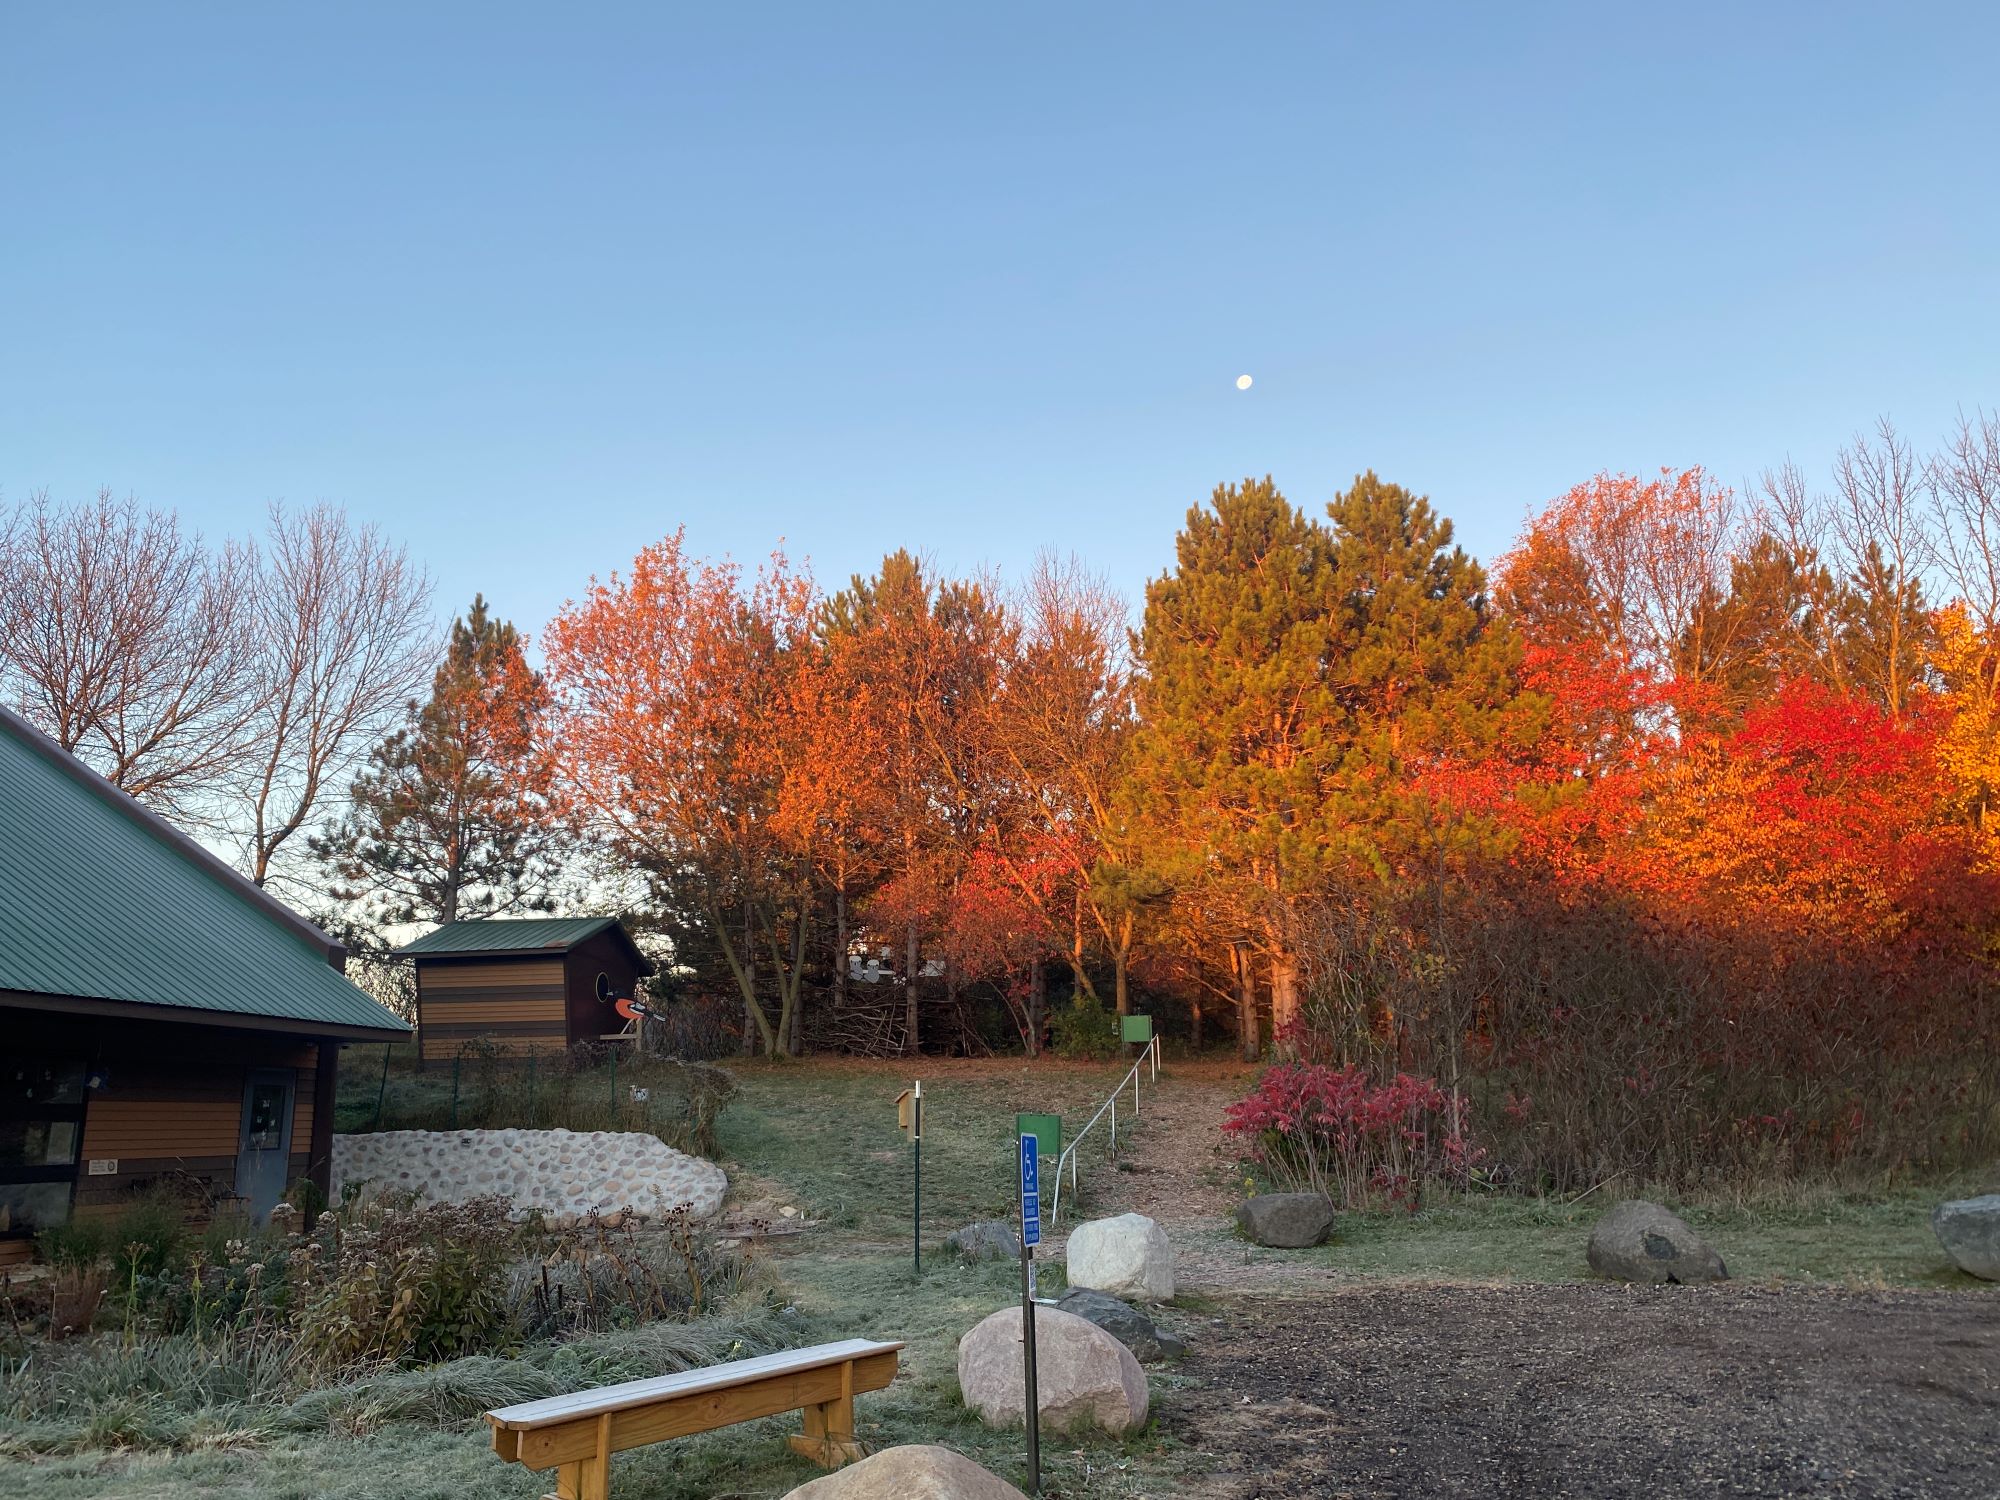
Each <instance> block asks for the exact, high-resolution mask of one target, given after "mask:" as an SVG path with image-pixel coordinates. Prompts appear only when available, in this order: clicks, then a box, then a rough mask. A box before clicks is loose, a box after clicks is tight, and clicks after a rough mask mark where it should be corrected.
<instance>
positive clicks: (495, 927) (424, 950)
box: [396, 917, 653, 974]
mask: <svg viewBox="0 0 2000 1500" xmlns="http://www.w3.org/2000/svg"><path fill="white" fill-rule="evenodd" d="M606 928H616V929H617V932H618V936H619V937H620V938H622V939H624V942H625V946H626V947H628V948H631V949H632V952H633V955H634V956H635V957H636V958H638V959H639V961H640V963H641V964H644V965H645V971H646V972H647V973H648V974H650V973H652V972H653V967H652V965H651V964H650V963H648V962H647V961H646V957H645V955H644V954H642V953H640V952H639V950H638V949H637V948H635V947H633V945H632V936H631V934H630V933H628V932H626V930H625V926H624V924H623V923H622V922H620V921H619V920H618V919H617V918H616V917H479V918H475V919H472V920H469V921H464V922H447V923H445V924H444V926H442V927H440V928H438V929H437V930H436V931H435V932H427V933H425V934H424V935H423V936H422V937H420V938H418V939H417V940H416V941H415V942H410V943H405V944H403V946H402V947H400V948H398V949H397V950H396V956H397V957H398V958H471V957H477V956H479V955H482V954H500V953H548V952H554V953H567V952H568V951H569V950H570V949H572V948H574V947H575V946H576V945H577V944H578V943H581V942H583V941H584V940H585V939H586V938H594V937H596V936H597V935H598V933H600V932H603V931H604V930H605V929H606Z"/></svg>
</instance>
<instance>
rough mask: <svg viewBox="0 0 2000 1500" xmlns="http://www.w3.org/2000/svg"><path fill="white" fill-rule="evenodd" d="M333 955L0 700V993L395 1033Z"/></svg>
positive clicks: (394, 1023) (331, 948) (23, 999)
mask: <svg viewBox="0 0 2000 1500" xmlns="http://www.w3.org/2000/svg"><path fill="white" fill-rule="evenodd" d="M344 957H345V950H344V949H342V948H341V946H340V945H339V944H338V943H336V942H335V941H334V940H333V939H332V938H330V937H328V936H327V935H326V934H325V933H324V932H321V931H320V930H319V929H318V928H317V927H315V926H313V924H312V923H310V922H308V921H306V919H305V918H303V917H301V916H299V915H298V914H297V913H296V912H294V911H292V910H291V908H289V907H287V906H286V905H284V903H282V902H281V901H279V900H277V899H276V898H275V897H273V896H271V895H269V894H267V893H266V892H264V891H262V890H259V889H258V888H257V887H256V886H255V885H253V884H252V883H251V882H250V881H248V880H246V879H244V878H243V876H242V875H240V874H238V873H237V872H236V871H235V870H234V869H232V868H230V866H229V865H228V864H227V863H225V862H224V861H223V860H221V859H219V858H217V857H216V856H215V855H214V854H212V853H210V852H209V851H208V850H206V849H204V848H202V847H201V846H200V845H199V844H197V843H195V842H194V840H192V839H190V838H188V837H187V836H186V835H185V834H183V833H181V832H179V831H178V830H176V829H174V828H172V827H170V826H169V825H168V824H166V823H164V822H163V821H161V819H160V818H159V817H158V816H157V815H156V814H154V813H152V812H149V811H148V810H147V809H145V808H144V807H142V806H140V805H139V804H138V803H137V802H135V801H133V799H132V798H131V797H129V796H127V795H126V794H125V793H124V792H122V791H120V790H118V788H116V787H114V786H112V785H111V784H110V783H109V782H108V781H106V780H104V778H103V777H101V776H99V775H98V774H97V773H96V772H94V771H92V770H90V769H89V768H88V767H86V766H85V765H83V763H82V762H80V761H78V760H77V759H76V758H75V757H73V756H71V755H69V754H68V753H67V752H65V751H64V750H62V749H61V748H60V747H58V746H57V745H56V744H55V742H54V741H52V740H50V739H48V738H47V737H46V736H44V735H42V734H41V733H40V732H38V731H37V730H35V729H34V728H32V727H31V726H30V725H29V724H28V723H27V722H26V721H24V720H23V719H21V718H20V717H19V716H18V715H16V714H13V713H11V712H9V711H8V710H6V709H0V1002H6V1001H8V1000H9V999H10V998H11V999H12V1000H13V1001H14V1003H40V1004H44V1005H45V1004H46V1001H47V1000H48V999H50V998H56V999H62V998H68V999H75V1000H80V1001H105V1002H114V1003H120V1004H131V1005H145V1006H157V1007H159V1008H160V1009H161V1011H162V1017H161V1018H162V1019H181V1020H202V1021H207V1022H210V1023H220V1024H225V1025H226V1024H228V1021H227V1019H226V1018H227V1017H230V1016H243V1017H255V1018H257V1020H258V1023H259V1024H262V1025H264V1026H266V1027H269V1026H271V1025H272V1024H273V1023H279V1027H280V1029H284V1030H297V1031H299V1032H303V1033H307V1034H317V1035H332V1036H339V1035H350V1034H354V1033H357V1032H358V1033H373V1034H377V1035H400V1034H402V1033H405V1032H407V1031H408V1030H409V1027H408V1026H406V1025H405V1024H404V1023H403V1022H401V1021H399V1020H398V1019H397V1018H396V1017H395V1016H394V1015H393V1014H391V1013H390V1012H389V1011H388V1010H386V1009H384V1008H383V1007H382V1006H381V1005H380V1004H378V1003H377V1002H376V1001H374V1000H373V999H371V998H369V996H368V995H367V993H366V992H365V991H363V990H361V989H360V988H358V987H357V986H356V985H355V984H354V983H353V982H352V981H350V980H349V979H348V978H347V977H346V976H345V975H344V974H342V973H341V972H340V969H339V968H338V967H336V965H337V964H338V963H340V962H341V960H342V959H343V958H344ZM8 992H12V994H11V997H10V994H9V993H8ZM28 997H35V998H34V1000H33V1001H32V1002H31V1001H30V1000H29V999H28ZM175 1010H178V1011H181V1012H183V1014H182V1015H180V1016H178V1017H175V1016H172V1015H170V1014H168V1012H170V1011H175ZM292 1023H296V1025H294V1024H292Z"/></svg>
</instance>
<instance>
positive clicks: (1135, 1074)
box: [1132, 1063, 1139, 1120]
mask: <svg viewBox="0 0 2000 1500" xmlns="http://www.w3.org/2000/svg"><path fill="white" fill-rule="evenodd" d="M1132 1118H1133V1119H1135V1120H1136V1119H1138V1118H1139V1065H1138V1064H1137V1063H1133V1064H1132Z"/></svg>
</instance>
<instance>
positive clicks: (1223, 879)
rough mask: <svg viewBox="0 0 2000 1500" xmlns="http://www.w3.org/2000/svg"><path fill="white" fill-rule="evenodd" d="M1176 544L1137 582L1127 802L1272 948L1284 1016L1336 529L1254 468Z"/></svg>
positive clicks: (1309, 858)
mask: <svg viewBox="0 0 2000 1500" xmlns="http://www.w3.org/2000/svg"><path fill="white" fill-rule="evenodd" d="M1175 556H1176V566H1175V568H1174V570H1173V571H1172V572H1171V573H1167V574H1165V575H1163V576H1161V577H1159V578H1156V579H1154V580H1153V581H1152V582H1151V583H1149V584H1148V585H1147V586H1146V607H1145V615H1144V618H1143V620H1142V622H1141V625H1140V630H1139V638H1138V641H1137V646H1138V652H1139V658H1140V675H1139V679H1138V698H1139V706H1140V728H1139V730H1138V733H1137V734H1136V736H1135V740H1134V745H1133V790H1134V799H1135V802H1136V804H1137V807H1136V809H1135V811H1136V812H1137V814H1138V815H1139V816H1140V817H1142V818H1143V819H1144V820H1145V822H1146V824H1147V825H1148V826H1149V827H1151V828H1152V829H1154V830H1156V831H1157V833H1156V836H1155V837H1154V838H1153V839H1151V840H1149V842H1150V843H1151V845H1152V847H1153V849H1154V850H1155V852H1156V858H1157V859H1158V861H1159V863H1160V866H1161V868H1162V871H1163V873H1164V874H1166V875H1167V876H1168V878H1169V879H1170V880H1172V881H1173V883H1175V884H1177V885H1180V886H1182V887H1184V888H1186V887H1189V886H1195V887H1199V888H1200V889H1201V890H1202V892H1203V904H1204V905H1206V906H1207V907H1209V908H1210V909H1215V908H1217V907H1220V908H1221V909H1222V910H1223V911H1225V912H1228V913H1231V914H1233V915H1232V916H1231V917H1229V918H1225V925H1227V924H1228V923H1229V922H1233V923H1234V924H1236V925H1239V926H1240V928H1241V935H1242V938H1243V939H1245V940H1253V941H1254V942H1255V943H1256V945H1257V947H1258V948H1259V950H1260V951H1261V952H1262V953H1263V955H1264V956H1265V957H1266V958H1267V959H1268V961H1269V964H1270V971H1271V985H1272V1011H1273V1016H1274V1020H1275V1022H1276V1024H1278V1025H1280V1026H1282V1025H1283V1024H1285V1022H1286V1021H1288V1020H1289V1019H1290V1018H1291V1017H1292V1015H1293V1014H1294V1013H1295V1012H1296V1009H1297V999H1298V995H1297V975H1298V954H1297V945H1296V936H1295V925H1296V924H1295V923H1294V922H1293V921H1292V920H1291V915H1292V907H1293V905H1294V903H1295V902H1297V901H1298V900H1299V899H1300V898H1301V897H1302V896H1303V895H1304V894H1305V893H1306V892H1308V891H1309V890H1311V889H1312V887H1313V885H1314V883H1315V879H1316V876H1317V872H1318V867H1319V864H1320V860H1321V857H1322V853H1323V851H1324V848H1325V841H1324V840H1323V839H1322V838H1321V837H1320V834H1321V827H1320V823H1319V817H1318V814H1319V811H1320V809H1321V808H1323V807H1324V806H1325V803H1326V797H1327V785H1326V773H1327V770H1328V761H1329V755H1328V745H1327V742H1326V734H1327V731H1328V728H1329V727H1330V726H1331V725H1333V724H1335V723H1336V722H1337V721H1338V720H1339V717H1340V706H1339V704H1338V703H1337V702H1336V701H1335V699H1334V695H1333V686H1332V682H1331V679H1330V675H1329V673H1328V670H1327V668H1328V658H1329V655H1330V650H1331V641H1330V638H1329V631H1330V629H1331V627H1332V624H1333V616H1334V607H1333V606H1334V594H1333V548H1332V538H1331V537H1330V536H1329V535H1328V534H1327V532H1326V531H1325V529H1324V528H1323V527H1320V526H1317V525H1315V524H1314V523H1313V522H1312V521H1310V520H1309V519H1307V518H1306V517H1305V516H1303V515H1301V514H1300V513H1299V512H1298V511H1297V510H1296V509H1295V508H1294V507H1293V506H1292V505H1291V503H1290V502H1289V501H1287V500H1286V499H1285V497H1284V496H1283V495H1282V494H1280V493H1279V492H1278V488H1277V486H1276V485H1275V484H1273V483H1272V482H1271V481H1270V479H1268V478H1266V479H1262V480H1255V479H1250V480H1245V481H1244V482H1243V483H1242V484H1241V485H1223V486H1220V487H1218V488H1217V489H1216V491H1215V493H1214V495H1213V496H1212V497H1211V499H1210V502H1209V504H1208V505H1207V506H1205V507H1204V506H1200V505H1197V506H1195V507H1193V508H1192V509H1191V510H1189V511H1188V515H1187V522H1186V524H1185V525H1184V526H1183V527H1182V528H1181V533H1180V536H1179V537H1178V538H1177V539H1176V542H1175ZM1243 1030H1244V1038H1245V1045H1246V1046H1249V1045H1253V1042H1252V1038H1253V1037H1254V1030H1253V1029H1250V1028H1244V1029H1243Z"/></svg>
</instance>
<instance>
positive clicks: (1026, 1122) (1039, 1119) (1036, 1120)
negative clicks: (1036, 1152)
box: [1014, 1114, 1063, 1160]
mask: <svg viewBox="0 0 2000 1500" xmlns="http://www.w3.org/2000/svg"><path fill="white" fill-rule="evenodd" d="M1024 1135H1031V1136H1033V1137H1035V1140H1036V1143H1037V1146H1038V1148H1039V1149H1040V1151H1041V1154H1042V1155H1043V1156H1046V1157H1052V1158H1055V1159H1056V1160H1061V1158H1062V1149H1063V1143H1062V1116H1061V1115H1027V1114H1022V1115H1016V1116H1014V1139H1015V1140H1016V1141H1018V1140H1020V1139H1021V1137H1022V1136H1024Z"/></svg>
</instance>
